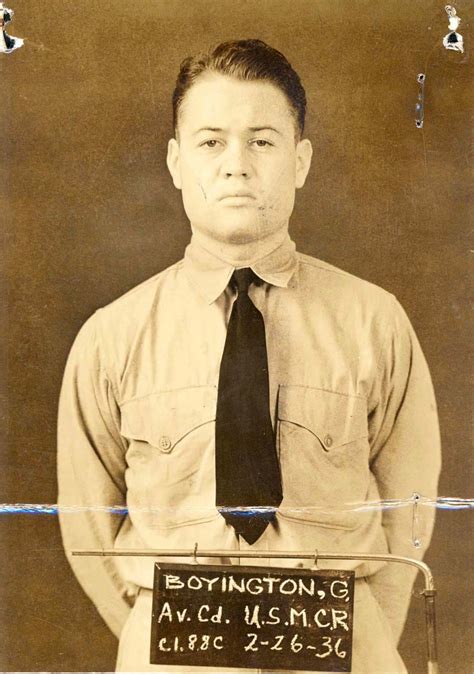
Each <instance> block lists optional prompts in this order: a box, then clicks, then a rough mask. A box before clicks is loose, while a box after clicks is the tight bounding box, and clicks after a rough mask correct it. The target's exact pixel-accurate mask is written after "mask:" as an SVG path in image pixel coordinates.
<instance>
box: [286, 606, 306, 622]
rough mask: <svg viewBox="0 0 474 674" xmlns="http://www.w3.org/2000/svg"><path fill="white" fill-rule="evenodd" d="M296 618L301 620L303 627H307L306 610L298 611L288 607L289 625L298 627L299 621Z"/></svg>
mask: <svg viewBox="0 0 474 674" xmlns="http://www.w3.org/2000/svg"><path fill="white" fill-rule="evenodd" d="M298 618H301V619H302V623H303V627H308V618H307V616H306V609H305V608H302V609H301V610H300V611H298V610H297V609H296V608H293V606H291V607H290V625H299V624H300V621H299V620H298Z"/></svg>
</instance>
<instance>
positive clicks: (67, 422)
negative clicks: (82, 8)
mask: <svg viewBox="0 0 474 674" xmlns="http://www.w3.org/2000/svg"><path fill="white" fill-rule="evenodd" d="M97 318H98V315H97V314H95V315H94V316H92V317H91V318H90V319H89V320H88V321H87V322H86V323H85V325H84V326H83V327H82V329H81V330H80V332H79V334H78V336H77V338H76V340H75V342H74V344H73V347H72V349H71V352H70V354H69V359H68V362H67V365H66V370H65V374H64V379H63V385H62V390H61V396H60V401H59V418H58V484H59V496H58V503H59V506H60V508H61V507H62V508H63V512H60V515H59V522H60V527H61V534H62V538H63V544H64V548H65V550H66V552H67V555H68V560H69V563H70V564H71V566H72V568H73V571H74V573H75V574H76V577H77V579H78V580H79V582H80V584H81V585H82V587H83V589H84V591H85V592H86V594H87V595H88V596H89V597H90V599H91V600H92V601H93V602H94V604H95V606H96V607H97V610H98V611H99V613H100V614H101V616H102V617H103V619H104V620H105V622H106V623H107V625H108V626H109V627H110V629H111V630H112V632H113V633H114V634H115V635H116V636H117V637H118V636H119V635H120V632H121V629H122V627H123V624H124V622H125V620H126V618H127V615H128V613H129V611H130V603H129V601H128V600H127V590H129V589H131V588H129V587H128V586H127V585H126V583H125V582H124V581H123V579H122V578H121V577H120V574H119V571H118V569H117V565H116V561H115V560H114V558H113V557H108V558H107V557H104V558H100V557H73V556H72V555H71V554H70V550H71V549H74V548H82V549H85V548H112V547H113V545H114V541H115V538H116V536H117V533H118V531H119V529H120V526H121V525H122V523H123V516H121V515H114V514H110V513H108V512H107V507H110V506H120V505H125V502H126V501H125V493H126V488H125V481H124V472H125V459H124V455H125V451H126V447H125V445H124V444H123V440H122V438H121V435H120V433H119V409H118V406H117V402H116V398H115V396H114V392H113V390H112V386H111V383H110V380H109V379H108V377H107V374H106V372H105V365H104V358H103V354H102V353H101V348H100V344H99V339H98V336H97V332H96V323H97ZM76 506H79V508H84V507H86V508H87V509H84V510H80V509H78V510H75V508H76ZM65 507H66V508H67V511H66V510H65ZM69 508H71V510H69Z"/></svg>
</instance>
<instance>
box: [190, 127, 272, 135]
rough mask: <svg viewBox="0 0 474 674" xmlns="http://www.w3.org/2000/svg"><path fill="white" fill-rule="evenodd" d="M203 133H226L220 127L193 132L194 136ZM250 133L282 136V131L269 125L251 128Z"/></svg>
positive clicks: (202, 128) (203, 128)
mask: <svg viewBox="0 0 474 674" xmlns="http://www.w3.org/2000/svg"><path fill="white" fill-rule="evenodd" d="M202 131H215V132H217V133H218V132H222V131H224V129H221V128H220V127H218V126H202V127H201V128H200V129H197V130H196V131H194V132H193V136H197V134H198V133H201V132H202ZM248 131H251V132H252V133H256V132H258V131H274V132H275V133H278V134H279V135H280V136H281V135H282V133H281V131H278V129H275V127H273V126H269V125H265V126H250V127H249V128H248Z"/></svg>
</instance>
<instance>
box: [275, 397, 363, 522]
mask: <svg viewBox="0 0 474 674" xmlns="http://www.w3.org/2000/svg"><path fill="white" fill-rule="evenodd" d="M277 416H278V425H277V444H278V452H279V459H280V466H281V474H282V482H283V502H282V504H281V507H280V516H282V517H284V518H287V519H294V520H297V521H304V522H305V523H313V524H315V525H318V526H326V527H331V528H339V529H354V528H355V527H356V526H357V524H358V522H357V513H356V512H354V511H351V503H354V502H355V501H363V500H364V499H365V498H366V496H367V490H368V487H369V465H368V458H369V445H368V427H367V409H366V402H365V399H364V398H361V397H359V396H348V395H342V394H339V393H333V392H331V391H326V390H322V389H318V388H311V387H306V386H280V387H279V391H278V415H277Z"/></svg>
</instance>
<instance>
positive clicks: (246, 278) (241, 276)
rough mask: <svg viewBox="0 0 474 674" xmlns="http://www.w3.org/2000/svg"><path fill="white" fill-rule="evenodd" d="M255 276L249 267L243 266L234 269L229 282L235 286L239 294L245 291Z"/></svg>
mask: <svg viewBox="0 0 474 674" xmlns="http://www.w3.org/2000/svg"><path fill="white" fill-rule="evenodd" d="M256 278H257V276H255V274H254V272H253V271H252V270H251V269H250V267H244V268H243V269H236V270H235V271H234V273H233V274H232V279H231V282H232V285H233V286H234V288H237V290H238V292H239V294H240V293H247V292H248V290H249V286H250V284H251V283H253V282H254V281H255V280H256Z"/></svg>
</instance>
